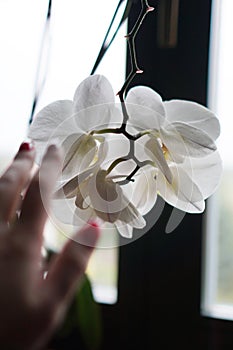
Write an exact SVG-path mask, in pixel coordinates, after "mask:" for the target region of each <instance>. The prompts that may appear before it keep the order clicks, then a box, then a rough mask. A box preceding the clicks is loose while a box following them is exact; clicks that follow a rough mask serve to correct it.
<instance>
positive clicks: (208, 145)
mask: <svg viewBox="0 0 233 350" xmlns="http://www.w3.org/2000/svg"><path fill="white" fill-rule="evenodd" d="M160 134H161V140H162V142H163V144H164V145H165V146H166V147H167V148H168V150H169V152H170V153H171V155H172V154H174V155H175V154H177V155H181V156H186V157H203V156H206V155H207V154H210V153H212V152H214V151H215V150H216V145H215V143H214V142H213V140H212V139H211V138H210V137H209V136H208V135H207V134H206V133H205V132H204V131H202V130H200V129H197V128H194V127H193V126H190V125H188V124H185V123H173V124H170V125H167V126H166V128H161V130H160Z"/></svg>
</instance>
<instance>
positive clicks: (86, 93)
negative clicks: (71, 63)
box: [73, 74, 115, 113]
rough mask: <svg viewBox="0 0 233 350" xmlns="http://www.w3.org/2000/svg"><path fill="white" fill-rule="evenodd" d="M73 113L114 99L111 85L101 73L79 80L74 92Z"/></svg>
mask: <svg viewBox="0 0 233 350" xmlns="http://www.w3.org/2000/svg"><path fill="white" fill-rule="evenodd" d="M73 100H74V113H77V112H79V111H81V110H85V109H87V108H89V107H92V106H96V105H101V104H105V103H113V102H114V101H115V96H114V92H113V89H112V86H111V84H110V82H109V81H108V79H107V78H105V77H104V76H103V75H98V74H96V75H91V76H89V77H88V78H86V79H85V80H83V81H82V82H81V84H80V85H79V86H78V87H77V89H76V91H75V94H74V99H73Z"/></svg>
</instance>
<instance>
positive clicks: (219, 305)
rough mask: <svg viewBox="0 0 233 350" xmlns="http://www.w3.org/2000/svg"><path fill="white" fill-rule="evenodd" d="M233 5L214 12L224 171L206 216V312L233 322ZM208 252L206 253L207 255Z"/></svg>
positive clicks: (213, 69) (222, 2)
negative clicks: (232, 38)
mask: <svg viewBox="0 0 233 350" xmlns="http://www.w3.org/2000/svg"><path fill="white" fill-rule="evenodd" d="M232 13H233V2H232V1H231V0H215V1H214V2H213V10H212V31H211V33H212V35H211V61H210V62H211V64H210V81H209V105H210V107H211V108H212V109H213V110H215V112H216V113H217V115H218V116H219V119H220V123H221V136H220V138H219V142H218V147H219V150H220V152H221V156H222V158H223V166H224V172H223V177H222V181H221V185H220V187H219V190H218V192H217V193H216V194H215V195H214V196H213V198H212V199H211V200H210V201H209V207H208V211H207V215H206V247H205V248H206V252H205V253H206V262H205V281H204V284H203V286H204V295H203V305H202V312H203V314H204V315H207V316H212V317H216V318H223V319H229V320H233V278H232V276H233V216H232V214H233V200H232V198H233V197H232V194H233V183H232V179H233V157H232V133H233V119H232V116H231V114H232V102H231V101H232V78H233V67H232V62H233V43H232V40H231V37H232V33H233V24H232ZM205 253H204V254H205Z"/></svg>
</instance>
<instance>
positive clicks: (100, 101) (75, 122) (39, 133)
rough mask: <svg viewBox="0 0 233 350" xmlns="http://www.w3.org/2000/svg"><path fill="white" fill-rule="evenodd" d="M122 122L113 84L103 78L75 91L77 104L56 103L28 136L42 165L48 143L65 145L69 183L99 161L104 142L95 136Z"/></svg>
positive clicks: (42, 113) (41, 114) (65, 172)
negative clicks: (116, 122)
mask: <svg viewBox="0 0 233 350" xmlns="http://www.w3.org/2000/svg"><path fill="white" fill-rule="evenodd" d="M117 118H118V119H119V110H118V109H116V108H115V96H114V92H113V89H112V86H111V84H110V83H109V81H108V80H107V79H106V78H105V77H104V76H101V75H95V76H91V77H88V78H87V79H85V80H84V81H82V82H81V84H80V85H79V86H78V88H77V89H76V91H75V94H74V98H73V101H71V100H61V101H56V102H53V103H51V104H49V105H48V106H46V107H45V108H43V109H42V110H41V111H40V112H39V113H38V114H37V115H36V116H35V118H34V121H33V123H32V125H31V126H30V129H29V134H28V136H29V137H30V138H31V139H33V140H34V142H35V146H36V149H37V156H38V157H37V161H38V162H39V163H40V160H41V158H42V155H43V153H44V151H45V148H46V147H47V145H48V143H50V144H51V143H56V144H57V143H58V144H59V145H62V147H63V150H64V154H65V159H64V164H63V178H64V179H67V180H69V179H70V178H72V176H74V175H76V174H77V173H79V172H82V171H83V170H86V169H87V167H89V166H90V165H91V164H92V163H93V162H94V161H95V159H96V158H97V154H98V144H99V142H102V141H103V138H102V137H101V136H98V135H93V134H91V131H93V130H99V129H104V128H105V127H106V126H109V124H111V123H112V122H113V121H115V120H116V119H117Z"/></svg>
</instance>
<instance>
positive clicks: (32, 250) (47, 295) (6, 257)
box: [0, 143, 99, 350]
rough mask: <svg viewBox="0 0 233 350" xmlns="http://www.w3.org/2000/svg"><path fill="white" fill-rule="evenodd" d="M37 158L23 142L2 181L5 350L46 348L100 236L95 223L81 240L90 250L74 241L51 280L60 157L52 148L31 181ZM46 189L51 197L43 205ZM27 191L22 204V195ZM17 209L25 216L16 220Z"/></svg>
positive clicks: (0, 288) (0, 291) (0, 274)
mask: <svg viewBox="0 0 233 350" xmlns="http://www.w3.org/2000/svg"><path fill="white" fill-rule="evenodd" d="M34 157H35V150H34V149H33V147H30V145H29V144H27V143H24V144H22V145H21V147H20V150H19V152H18V154H17V155H16V157H15V159H14V161H13V163H12V165H11V166H10V167H9V168H8V170H7V171H6V172H5V173H4V174H3V175H2V177H1V178H0V348H1V349H4V350H14V349H15V350H16V349H17V350H20V349H22V350H29V349H30V350H31V349H43V348H44V347H45V346H46V344H47V342H48V341H49V339H50V337H51V336H52V334H53V332H54V331H55V330H56V328H57V327H58V325H59V324H60V322H61V321H62V320H63V317H64V315H65V311H66V309H67V307H68V306H69V303H70V301H71V299H72V297H73V295H74V293H75V291H76V290H77V287H78V285H79V284H80V283H81V279H82V276H83V274H84V272H85V269H86V266H87V263H88V260H89V257H90V255H91V253H92V250H93V248H91V247H93V246H95V243H96V241H97V239H98V234H99V232H98V228H97V227H96V226H95V225H93V226H92V225H89V226H88V227H86V228H84V229H83V230H82V231H80V232H79V233H78V235H79V237H82V236H83V237H84V236H85V240H86V241H88V242H89V245H90V246H84V245H81V244H78V243H76V242H75V241H73V240H70V241H69V242H68V243H67V244H66V246H65V247H64V248H63V250H62V252H61V253H60V254H59V255H57V256H56V258H55V260H52V261H51V263H50V266H49V268H48V275H47V277H46V278H44V277H43V276H44V274H43V271H42V267H41V266H42V256H41V248H42V244H43V229H44V225H45V222H46V220H47V212H46V210H45V207H46V208H47V206H48V205H49V201H50V198H51V195H52V192H53V189H54V183H55V181H56V178H57V174H58V171H59V168H60V166H61V157H60V154H59V151H58V149H57V148H56V147H55V146H50V147H49V148H48V150H47V153H46V154H45V156H44V159H43V161H42V165H41V167H40V170H39V171H38V172H37V173H36V174H35V175H34V176H33V178H32V179H30V171H31V169H32V166H33V163H34ZM39 174H40V176H39ZM41 186H42V188H43V190H44V192H45V193H46V198H43V202H42V199H41V196H40V188H41ZM25 187H27V191H26V194H25V196H24V200H23V201H22V199H21V197H20V195H21V192H22V191H23V189H24V188H25ZM18 209H20V216H19V218H18V219H16V214H15V213H16V211H17V210H18ZM81 241H82V240H81Z"/></svg>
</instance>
